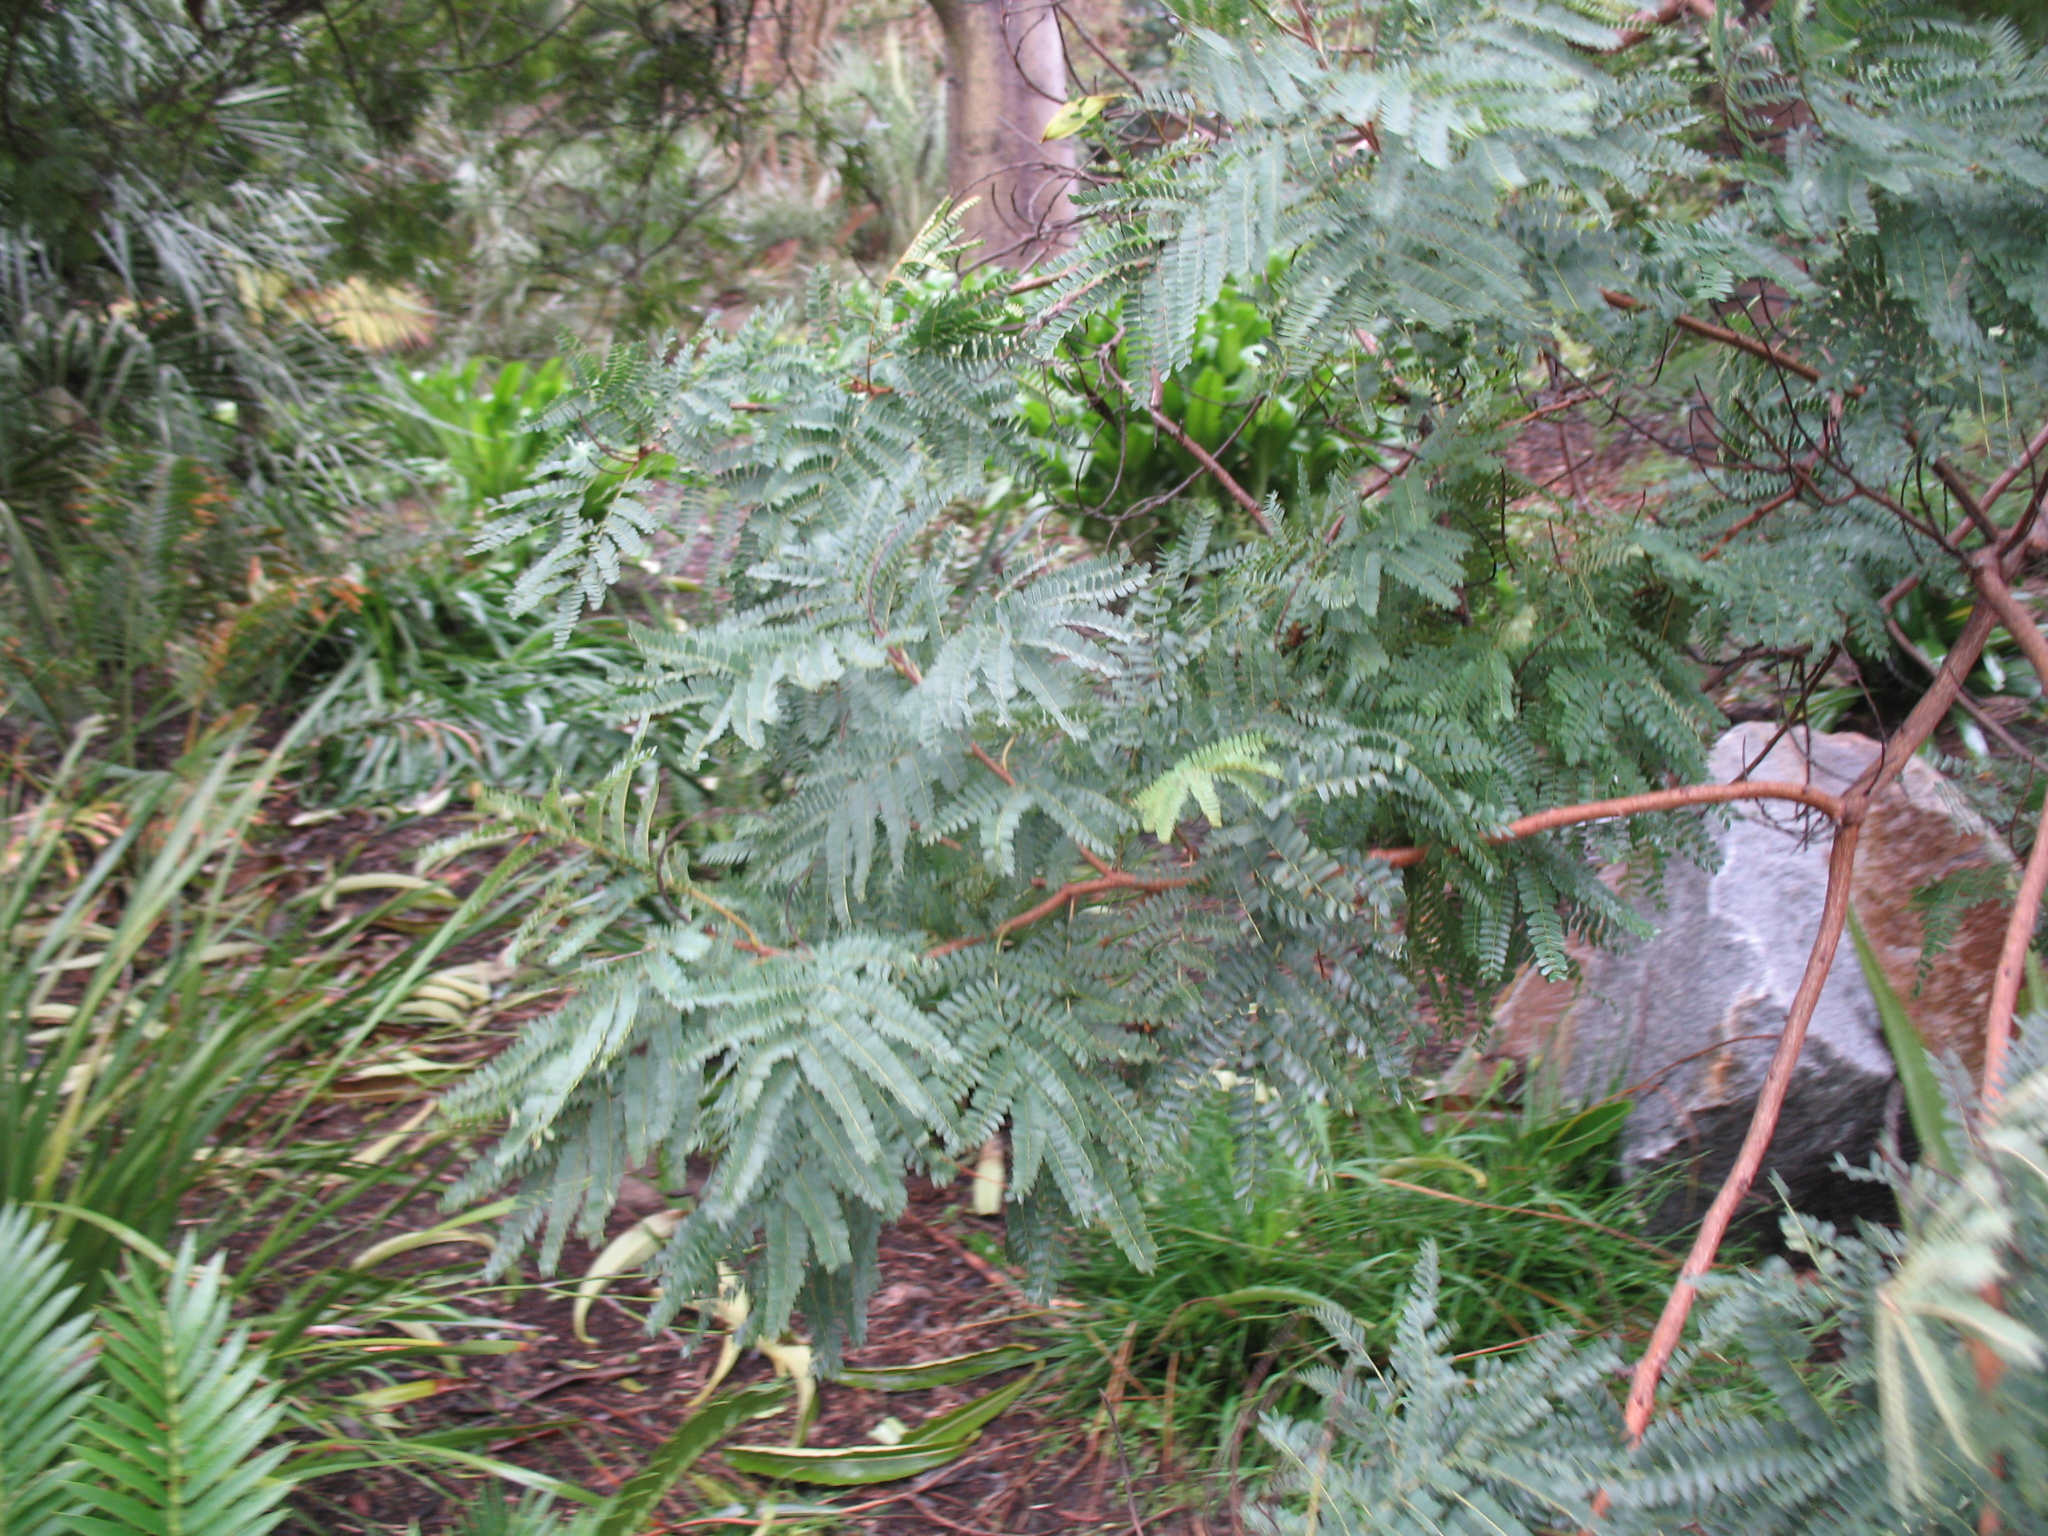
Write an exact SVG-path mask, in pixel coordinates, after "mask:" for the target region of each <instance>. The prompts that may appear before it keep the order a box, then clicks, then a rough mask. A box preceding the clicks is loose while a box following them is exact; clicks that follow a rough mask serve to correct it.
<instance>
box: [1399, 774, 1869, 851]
mask: <svg viewBox="0 0 2048 1536" xmlns="http://www.w3.org/2000/svg"><path fill="white" fill-rule="evenodd" d="M1731 800H1795V801H1797V802H1798V803H1799V804H1801V805H1809V806H1812V807H1813V808H1814V809H1815V810H1817V811H1819V812H1821V813H1822V814H1823V815H1825V816H1826V817H1827V818H1828V819H1829V820H1831V821H1840V820H1841V819H1842V801H1841V797H1840V796H1838V795H1831V794H1829V793H1828V792H1827V791H1826V790H1824V789H1815V788H1814V787H1813V786H1812V785H1811V784H1792V783H1780V782H1777V781H1775V780H1759V781H1757V782H1755V783H1745V784H1688V785H1686V786H1684V787H1683V788H1680V789H1656V790H1651V791H1649V792H1648V793H1646V794H1641V795H1627V796H1624V797H1623V798H1621V799H1619V800H1595V801H1591V802H1588V803H1587V804H1584V805H1565V806H1559V807H1557V808H1556V809H1555V810H1549V811H1538V812H1536V813H1535V814H1534V815H1533V816H1524V817H1522V818H1521V819H1520V820H1518V821H1511V822H1509V823H1508V824H1507V826H1506V827H1505V828H1504V829H1503V830H1501V831H1500V832H1497V833H1495V834H1494V835H1493V836H1491V837H1489V838H1487V840H1486V841H1487V842H1488V843H1490V844H1493V845H1496V846H1498V845H1499V844H1501V843H1512V842H1518V841H1520V840H1521V839H1522V838H1525V837H1534V836H1535V835H1536V834H1537V833H1538V832H1549V831H1553V830H1554V829H1556V828H1558V827H1573V826H1578V825H1579V824H1581V823H1583V822H1588V821H1612V820H1615V819H1616V818H1618V817H1622V816H1642V815H1646V814H1648V813H1650V812H1653V811H1673V810H1679V809H1681V808H1683V807H1685V806H1689V805H1722V804H1726V803H1727V802H1728V801H1731ZM1428 854H1429V849H1428V848H1427V847H1426V846H1425V847H1414V848H1369V849H1367V850H1366V857H1367V858H1369V859H1384V860H1386V862H1387V863H1389V864H1391V865H1393V866H1394V867H1395V868H1396V869H1406V868H1407V867H1408V866H1409V865H1411V864H1419V863H1421V862H1422V860H1423V859H1424V858H1426V857H1427V856H1428Z"/></svg>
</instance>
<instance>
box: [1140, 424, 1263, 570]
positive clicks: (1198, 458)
mask: <svg viewBox="0 0 2048 1536" xmlns="http://www.w3.org/2000/svg"><path fill="white" fill-rule="evenodd" d="M1145 410H1146V411H1147V412H1148V413H1149V414H1150V415H1151V417H1152V424H1153V425H1154V426H1156V427H1157V428H1159V430H1160V431H1162V432H1164V433H1165V434H1166V435H1167V436H1168V437H1170V438H1172V439H1173V440H1174V441H1175V442H1176V443H1179V444H1180V446H1181V447H1182V448H1183V449H1184V450H1186V452H1187V455H1188V457H1189V458H1191V459H1193V460H1194V461H1195V462H1196V463H1197V464H1199V465H1201V466H1202V468H1203V469H1205V470H1207V471H1208V474H1209V478H1210V479H1211V480H1214V481H1215V482H1216V483H1217V484H1218V485H1220V486H1222V487H1223V489H1224V490H1225V491H1226V492H1227V493H1228V494H1229V496H1230V499H1231V500H1232V501H1234V502H1236V503H1237V504H1238V505H1239V506H1240V507H1243V508H1244V510H1245V514H1246V515H1247V516H1248V517H1250V518H1251V520H1252V522H1253V524H1254V525H1255V526H1256V527H1257V528H1258V530H1259V532H1261V533H1263V534H1265V535H1266V536H1267V537H1269V538H1270V537H1271V536H1272V533H1273V525H1272V523H1271V522H1270V521H1268V520H1267V517H1266V509H1265V508H1264V507H1262V506H1260V505H1259V503H1258V500H1257V498H1256V497H1254V496H1253V495H1252V493H1251V492H1250V491H1248V490H1246V489H1245V488H1244V487H1243V486H1241V485H1239V484H1238V483H1237V480H1236V478H1235V477H1234V476H1233V475H1232V474H1231V473H1230V471H1229V470H1227V469H1225V468H1224V467H1223V466H1222V465H1221V464H1219V463H1218V462H1217V461H1216V456H1215V455H1214V454H1212V453H1211V452H1209V450H1208V449H1206V448H1204V447H1203V446H1202V445H1201V444H1200V443H1198V442H1196V441H1195V440H1194V439H1193V438H1192V437H1189V436H1188V435H1187V433H1185V432H1183V431H1182V430H1181V427H1180V423H1179V422H1177V421H1175V420H1174V419H1173V418H1172V417H1171V416H1169V415H1167V414H1166V412H1164V411H1162V410H1161V409H1159V407H1158V406H1156V405H1148V406H1146V407H1145Z"/></svg>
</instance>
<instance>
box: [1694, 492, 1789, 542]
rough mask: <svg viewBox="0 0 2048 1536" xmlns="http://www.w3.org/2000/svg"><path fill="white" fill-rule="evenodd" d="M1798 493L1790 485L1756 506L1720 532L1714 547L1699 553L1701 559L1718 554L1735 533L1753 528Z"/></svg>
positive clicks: (1732, 539) (1731, 540) (1732, 540)
mask: <svg viewBox="0 0 2048 1536" xmlns="http://www.w3.org/2000/svg"><path fill="white" fill-rule="evenodd" d="M1798 494H1799V487H1798V486H1796V485H1794V486H1791V487H1789V488H1788V489H1786V490H1783V491H1780V492H1779V493H1778V494H1777V495H1775V496H1773V497H1772V498H1771V499H1770V500H1769V501H1767V502H1765V503H1764V504H1763V505H1762V506H1760V507H1758V508H1757V509H1756V510H1755V511H1754V512H1752V513H1750V514H1749V516H1747V517H1745V518H1743V519H1742V520H1741V521H1740V522H1738V523H1737V524H1736V525H1735V526H1734V527H1733V528H1730V529H1729V530H1728V531H1727V532H1726V533H1724V534H1722V535H1721V537H1720V538H1718V539H1716V540H1715V541H1714V547H1713V548H1712V549H1710V550H1708V551H1707V552H1706V553H1705V554H1704V555H1701V556H1700V558H1701V559H1702V560H1711V559H1713V558H1714V556H1716V555H1718V554H1720V553H1721V551H1722V550H1724V549H1726V548H1727V547H1728V546H1729V544H1731V543H1732V542H1734V539H1735V536H1736V535H1737V534H1740V533H1746V532H1748V531H1749V530H1750V529H1751V528H1754V527H1755V526H1756V525H1757V524H1758V523H1760V522H1762V521H1763V520H1764V519H1765V518H1767V517H1769V516H1770V515H1771V514H1772V513H1773V512H1775V511H1777V510H1778V508H1780V507H1782V506H1784V505H1785V503H1786V502H1788V501H1790V500H1791V499H1792V498H1793V497H1795V496H1797V495H1798Z"/></svg>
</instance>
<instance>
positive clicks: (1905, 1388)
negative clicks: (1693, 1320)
mask: <svg viewBox="0 0 2048 1536" xmlns="http://www.w3.org/2000/svg"><path fill="white" fill-rule="evenodd" d="M2044 1022H2048V1021H2044ZM2031 1055H2032V1058H2033V1060H2034V1062H2035V1063H2037V1064H2036V1065H2035V1066H2034V1067H2033V1068H2032V1070H2030V1071H2029V1072H2028V1073H2027V1074H2026V1075H2025V1076H2024V1078H2023V1079H2022V1081H2021V1082H2020V1083H2019V1084H2018V1086H2017V1087H2016V1088H2015V1089H2014V1090H2013V1091H2012V1093H2011V1094H2010V1095H2009V1096H2008V1097H2007V1098H2006V1100H2005V1101H2004V1102H2003V1103H2002V1104H2001V1105H2000V1106H1999V1107H1998V1108H1997V1110H1996V1111H1995V1113H1992V1114H1989V1115H1984V1116H1981V1117H1980V1118H1978V1119H1977V1121H1976V1123H1977V1124H1978V1126H1979V1129H1980V1136H1979V1138H1978V1140H1977V1142H1976V1145H1975V1154H1974V1155H1973V1156H1972V1157H1971V1158H1970V1159H1969V1160H1968V1165H1967V1166H1966V1167H1965V1168H1964V1169H1963V1170H1962V1172H1961V1173H1960V1174H1959V1175H1958V1176H1956V1177H1955V1178H1952V1179H1950V1178H1944V1177H1941V1176H1938V1175H1934V1174H1932V1173H1929V1172H1927V1171H1925V1170H1921V1171H1918V1172H1916V1173H1915V1174H1913V1175H1912V1176H1911V1177H1910V1178H1908V1177H1907V1176H1906V1175H1905V1173H1904V1172H1903V1171H1902V1170H1899V1169H1897V1168H1896V1167H1893V1168H1892V1169H1890V1170H1886V1171H1881V1172H1882V1176H1883V1177H1885V1178H1887V1179H1888V1180H1890V1181H1891V1182H1893V1183H1894V1184H1895V1185H1896V1186H1897V1187H1898V1188H1899V1191H1900V1195H1901V1199H1902V1203H1903V1205H1904V1208H1905V1210H1906V1212H1907V1216H1908V1221H1907V1226H1906V1229H1905V1231H1904V1233H1903V1234H1899V1233H1891V1232H1886V1231H1881V1230H1877V1229H1871V1230H1867V1231H1866V1232H1865V1233H1864V1234H1863V1235H1862V1236H1861V1237H1850V1236H1847V1235H1845V1234H1842V1233H1838V1232H1836V1231H1834V1230H1832V1229H1830V1228H1828V1227H1826V1226H1824V1225H1821V1224H1819V1223H1815V1222H1811V1221H1807V1220H1804V1219H1801V1218H1797V1217H1789V1218H1787V1220H1786V1223H1785V1228H1786V1237H1787V1239H1788V1244H1789V1246H1790V1248H1791V1249H1792V1250H1793V1253H1794V1254H1795V1255H1796V1257H1797V1258H1798V1260H1799V1261H1800V1265H1801V1267H1800V1268H1799V1269H1798V1270H1795V1269H1794V1268H1793V1267H1792V1265H1791V1264H1790V1263H1788V1262H1787V1261H1786V1260H1784V1259H1774V1260H1772V1261H1770V1262H1769V1263H1767V1264H1766V1265H1764V1266H1763V1267H1762V1268H1760V1269H1757V1270H1753V1271H1748V1272H1744V1273H1740V1274H1733V1275H1721V1276H1717V1277H1711V1278H1710V1279H1709V1280H1708V1281H1707V1282H1706V1284H1705V1290H1706V1292H1707V1294H1708V1297H1709V1302H1708V1306H1707V1308H1706V1312H1705V1316H1704V1318H1703V1319H1702V1321H1701V1323H1700V1325H1699V1330H1698V1336H1697V1337H1696V1339H1695V1340H1694V1341H1693V1342H1692V1343H1691V1345H1690V1346H1689V1348H1688V1349H1687V1350H1686V1351H1684V1352H1683V1354H1682V1356H1681V1360H1680V1369H1679V1370H1678V1371H1676V1372H1675V1373H1674V1374H1673V1375H1672V1376H1671V1377H1670V1378H1669V1379H1668V1380H1667V1382H1666V1385H1665V1388H1664V1401H1663V1404H1662V1407H1661V1411H1660V1414H1659V1416H1658V1417H1657V1418H1656V1419H1654V1420H1653V1421H1652V1423H1651V1425H1650V1429H1649V1432H1648V1433H1647V1434H1646V1435H1645V1437H1644V1438H1643V1440H1642V1442H1641V1443H1640V1444H1639V1445H1630V1444H1629V1443H1628V1441H1627V1437H1626V1435H1625V1433H1624V1431H1623V1426H1622V1421H1621V1417H1620V1413H1619V1411H1618V1407H1619V1405H1618V1402H1617V1394H1618V1390H1619V1388H1618V1385H1617V1373H1616V1366H1617V1365H1618V1363H1619V1360H1618V1353H1617V1351H1616V1350H1615V1349H1614V1348H1613V1346H1612V1345H1611V1344H1610V1343H1607V1342H1603V1341H1595V1342H1591V1343H1587V1344H1581V1345H1578V1346H1576V1347H1575V1346H1574V1345H1573V1344H1572V1343H1571V1342H1570V1341H1569V1340H1567V1339H1565V1338H1563V1337H1558V1338H1553V1339H1546V1340H1543V1341H1540V1342H1538V1343H1535V1344H1531V1345H1530V1346H1528V1347H1527V1348H1526V1349H1524V1350H1522V1351H1520V1352H1518V1353H1517V1354H1515V1355H1513V1356H1511V1357H1493V1358H1491V1359H1484V1358H1483V1359H1482V1360H1480V1361H1479V1362H1477V1363H1475V1364H1474V1365H1473V1366H1472V1367H1471V1368H1470V1369H1469V1370H1467V1369H1463V1368H1461V1367H1460V1365H1459V1364H1458V1362H1457V1361H1456V1360H1455V1358H1454V1357H1453V1356H1452V1355H1451V1353H1450V1351H1451V1350H1452V1349H1453V1348H1454V1347H1455V1341H1453V1340H1449V1339H1447V1338H1445V1337H1443V1335H1442V1334H1441V1332H1440V1331H1436V1330H1435V1329H1434V1323H1435V1310H1434V1303H1435V1287H1436V1272H1435V1266H1434V1262H1433V1256H1430V1257H1426V1258H1425V1260H1424V1262H1423V1264H1422V1265H1421V1266H1420V1267H1419V1269H1418V1271H1417V1274H1416V1279H1415V1283H1414V1288H1413V1291H1412V1292H1411V1295H1410V1297H1409V1300H1408V1303H1407V1306H1406V1309H1405V1310H1404V1312H1403V1314H1402V1319H1401V1326H1400V1330H1399V1335H1398V1342H1397V1344H1396V1347H1395V1349H1394V1351H1393V1353H1392V1356H1391V1359H1390V1360H1389V1361H1387V1362H1386V1364H1385V1366H1384V1368H1383V1367H1382V1365H1381V1363H1380V1362H1377V1361H1375V1360H1374V1359H1373V1358H1371V1357H1370V1356H1369V1355H1368V1354H1367V1353H1366V1352H1365V1350H1364V1348H1363V1343H1362V1339H1361V1337H1360V1335H1359V1332H1358V1329H1357V1328H1356V1326H1355V1325H1354V1324H1353V1323H1352V1321H1351V1320H1350V1319H1348V1318H1347V1317H1345V1316H1344V1315H1343V1314H1341V1313H1335V1314H1332V1315H1329V1316H1326V1317H1324V1318H1323V1319H1322V1322H1323V1324H1324V1326H1325V1327H1326V1328H1327V1329H1328V1330H1329V1332H1330V1334H1331V1336H1332V1338H1333V1340H1334V1341H1335V1342H1336V1344H1337V1346H1338V1352H1339V1354H1340V1355H1341V1356H1342V1358H1343V1360H1344V1364H1342V1365H1341V1366H1332V1367H1330V1368H1327V1369H1324V1370H1322V1371H1320V1372H1319V1373H1318V1374H1317V1376H1316V1378H1315V1379H1316V1385H1317V1387H1318V1389H1319V1390H1320V1391H1321V1393H1322V1394H1323V1396H1324V1398H1325V1400H1326V1403H1327V1410H1326V1413H1325V1416H1324V1418H1323V1419H1322V1420H1321V1421H1320V1422H1307V1421H1291V1420H1286V1419H1270V1420H1269V1421H1268V1422H1267V1423H1266V1425H1265V1426H1264V1431H1265V1433H1266V1435H1267V1437H1268V1438H1269V1439H1270V1440H1271V1441H1272V1443H1273V1444H1274V1445H1275V1446H1276V1447H1277V1448H1278V1449H1279V1450H1280V1451H1281V1452H1282V1453H1283V1454H1284V1457H1285V1461H1286V1464H1287V1467H1288V1471H1287V1474H1286V1477H1285V1478H1284V1480H1283V1481H1282V1482H1281V1484H1279V1485H1278V1486H1277V1487H1276V1488H1275V1489H1274V1490H1273V1497H1272V1498H1271V1500H1270V1501H1269V1503H1268V1505H1267V1507H1266V1508H1265V1509H1264V1510H1263V1511H1262V1519H1263V1522H1264V1524H1265V1526H1266V1528H1267V1529H1268V1530H1270V1531H1273V1532H1275V1533H1282V1532H1284V1533H1287V1536H1295V1533H1306V1532H1308V1531H1340V1532H1347V1533H1353V1532H1355V1533H1359V1536H1365V1533H1373V1536H1380V1533H1386V1536H1392V1533H1394V1532H1413V1531H1428V1532H1443V1533H1446V1536H1449V1533H1459V1536H1464V1533H1478V1532H1509V1533H1525V1532H1527V1533H1534V1532H1540V1531H1545V1530H1556V1529H1567V1530H1571V1529H1577V1530H1590V1531H1595V1532H1598V1533H1601V1536H1669V1533H1675V1532H1692V1533H1699V1532H1706V1533H1708V1536H1814V1533H1818V1536H1902V1533H1927V1536H1933V1533H1947V1532H1955V1533H1958V1536H1960V1533H1963V1532H1967V1531H1972V1530H1981V1529H1983V1528H1985V1525H1986V1524H1987V1523H1989V1518H1995V1520H1996V1522H1997V1525H1998V1528H1999V1529H2001V1530H2009V1531H2019V1532H2039V1531H2042V1530H2048V1471H2044V1462H2043V1459H2042V1455H2041V1436H2040V1426H2041V1423H2042V1408H2043V1404H2044V1402H2048V1343H2044V1341H2048V1333H2044V1332H2043V1329H2044V1326H2048V1307H2044V1296H2048V1224H2044V1220H2043V1218H2044V1214H2048V1174H2044V1169H2048V1156H2044V1152H2048V1071H2044V1070H2042V1069H2041V1068H2040V1066H2039V1065H2038V1062H2039V1060H2040V1051H2039V1048H2038V1046H2037V1047H2035V1048H2034V1050H2033V1051H2032V1053H2031ZM1873 1176H1878V1175H1873ZM1993 1287H1995V1289H1992V1288H1993ZM1821 1342H1824V1343H1825V1345H1826V1346H1827V1347H1826V1349H1825V1351H1823V1350H1822V1349H1819V1348H1817V1347H1816V1344H1817V1343H1821ZM1987 1362H1995V1366H1993V1365H1987ZM1987 1511H1989V1512H1990V1516H1989V1517H1988V1518H1987V1514H1986V1512H1987Z"/></svg>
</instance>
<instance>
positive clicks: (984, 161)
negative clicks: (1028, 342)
mask: <svg viewBox="0 0 2048 1536" xmlns="http://www.w3.org/2000/svg"><path fill="white" fill-rule="evenodd" d="M932 9H933V10H934V11H935V12H936V13H937V14H938V19H939V30H940V31H941V32H943V33H944V34H945V39H946V66H947V72H948V75H949V77H950V79H949V82H948V90H947V98H946V173H947V180H948V182H949V183H950V186H951V191H952V194H953V196H954V198H955V199H956V200H958V201H962V202H964V201H965V200H966V199H968V198H970V197H971V198H975V199H978V201H977V202H976V203H975V204H974V206H973V207H972V208H969V209H968V210H967V212H966V214H965V215H964V216H963V218H962V221H961V222H962V227H963V229H964V231H965V233H966V234H967V237H968V238H969V239H972V240H979V241H980V242H981V247H980V249H979V250H976V251H974V252H973V253H972V254H971V255H970V256H969V257H968V260H969V261H970V262H972V263H975V264H980V263H983V262H996V263H999V264H1000V265H1002V266H1006V267H1028V266H1030V265H1032V264H1033V263H1034V262H1036V261H1039V260H1041V259H1042V258H1044V257H1045V256H1047V255H1050V254H1052V253H1053V252H1056V251H1058V250H1060V249H1062V248H1063V247H1065V246H1066V245H1067V244H1068V243H1069V242H1070V240H1071V238H1072V237H1071V225H1072V222H1073V208H1072V206H1071V204H1069V202H1068V201H1067V189H1068V184H1069V183H1070V182H1071V181H1072V180H1073V174H1074V141H1073V140H1072V139H1060V140H1057V141H1055V142H1053V143H1051V144H1046V143H1042V142H1041V141H1040V138H1039V135H1041V134H1042V133H1044V132H1045V126H1046V124H1047V123H1048V122H1050V121H1051V119H1052V115H1053V113H1055V112H1056V111H1058V110H1059V107H1060V104H1061V103H1062V102H1063V101H1065V100H1066V96H1067V56H1066V48H1065V45H1064V43H1063V42H1062V41H1061V38H1060V25H1059V14H1058V12H1057V11H1056V10H1055V9H1054V5H1053V0H932Z"/></svg>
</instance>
